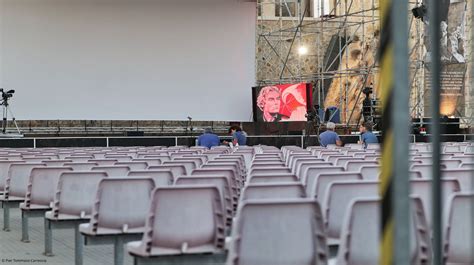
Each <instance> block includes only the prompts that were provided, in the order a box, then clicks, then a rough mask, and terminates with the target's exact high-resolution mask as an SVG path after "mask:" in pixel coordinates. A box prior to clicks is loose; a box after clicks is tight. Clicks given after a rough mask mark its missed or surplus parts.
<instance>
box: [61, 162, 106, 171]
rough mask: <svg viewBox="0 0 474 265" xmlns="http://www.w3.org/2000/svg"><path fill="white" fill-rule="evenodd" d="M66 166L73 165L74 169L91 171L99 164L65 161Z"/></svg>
mask: <svg viewBox="0 0 474 265" xmlns="http://www.w3.org/2000/svg"><path fill="white" fill-rule="evenodd" d="M64 166H65V167H72V168H73V169H74V171H90V170H91V169H92V168H93V167H96V166H98V164H97V163H91V162H71V163H64Z"/></svg>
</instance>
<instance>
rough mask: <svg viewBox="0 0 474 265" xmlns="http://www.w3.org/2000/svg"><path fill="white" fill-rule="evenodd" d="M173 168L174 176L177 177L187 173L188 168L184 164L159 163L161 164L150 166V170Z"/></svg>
mask: <svg viewBox="0 0 474 265" xmlns="http://www.w3.org/2000/svg"><path fill="white" fill-rule="evenodd" d="M162 169H163V170H171V172H173V176H174V177H175V178H176V177H178V176H185V175H186V168H185V167H184V165H159V166H149V167H148V170H162Z"/></svg>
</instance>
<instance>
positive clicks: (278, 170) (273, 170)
mask: <svg viewBox="0 0 474 265" xmlns="http://www.w3.org/2000/svg"><path fill="white" fill-rule="evenodd" d="M290 173H291V170H290V168H288V167H268V168H253V169H251V170H250V173H249V176H253V175H261V174H266V175H274V174H290Z"/></svg>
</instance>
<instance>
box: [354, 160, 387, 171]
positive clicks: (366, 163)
mask: <svg viewBox="0 0 474 265" xmlns="http://www.w3.org/2000/svg"><path fill="white" fill-rule="evenodd" d="M377 165H379V163H378V162H377V161H364V160H362V161H357V160H355V161H347V162H346V171H360V168H361V167H363V166H377Z"/></svg>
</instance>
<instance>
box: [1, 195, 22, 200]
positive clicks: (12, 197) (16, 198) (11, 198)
mask: <svg viewBox="0 0 474 265" xmlns="http://www.w3.org/2000/svg"><path fill="white" fill-rule="evenodd" d="M0 201H3V202H23V201H25V197H17V196H8V199H6V198H5V194H3V195H2V196H0Z"/></svg>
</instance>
